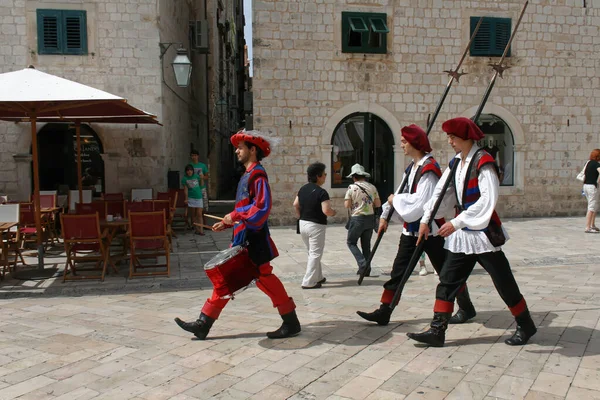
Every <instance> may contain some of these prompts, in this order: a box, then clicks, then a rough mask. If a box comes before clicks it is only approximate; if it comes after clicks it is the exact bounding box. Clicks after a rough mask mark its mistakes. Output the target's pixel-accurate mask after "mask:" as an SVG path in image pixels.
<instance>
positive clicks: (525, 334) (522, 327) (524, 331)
mask: <svg viewBox="0 0 600 400" xmlns="http://www.w3.org/2000/svg"><path fill="white" fill-rule="evenodd" d="M515 320H516V321H517V331H516V332H515V334H514V335H512V336H511V337H510V338H508V339H506V340H505V341H504V343H506V344H507V345H509V346H523V345H524V344H527V342H528V341H529V338H531V337H532V336H533V335H535V333H536V332H537V328H536V327H535V324H534V323H533V320H532V319H531V314H529V310H527V309H526V310H525V311H523V312H522V313H521V314H519V315H517V316H516V317H515Z"/></svg>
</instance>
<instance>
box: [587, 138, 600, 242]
mask: <svg viewBox="0 0 600 400" xmlns="http://www.w3.org/2000/svg"><path fill="white" fill-rule="evenodd" d="M599 161H600V149H594V150H592V153H591V154H590V160H589V161H588V162H587V164H586V166H585V168H584V171H585V178H584V180H583V193H584V194H585V197H586V198H587V201H588V209H587V215H586V219H585V233H600V229H598V228H597V227H596V213H597V212H598V209H599V208H600V191H598V178H599V177H600V162H599Z"/></svg>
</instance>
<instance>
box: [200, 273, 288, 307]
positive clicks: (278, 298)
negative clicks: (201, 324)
mask: <svg viewBox="0 0 600 400" xmlns="http://www.w3.org/2000/svg"><path fill="white" fill-rule="evenodd" d="M258 271H259V276H258V279H257V280H256V286H258V288H259V289H260V290H262V291H263V292H264V293H265V294H266V295H267V296H269V298H270V299H271V302H273V307H276V308H277V310H278V311H279V314H280V315H284V314H288V313H290V312H292V311H294V310H295V309H296V304H294V300H293V299H292V298H291V297H289V296H288V294H287V292H286V291H285V288H284V287H283V284H282V283H281V281H280V280H279V278H278V277H277V276H275V275H274V274H273V267H271V264H270V263H266V264H263V265H261V266H259V267H258ZM228 302H229V299H221V298H220V297H219V296H218V295H217V294H216V293H215V292H214V291H213V294H212V296H211V297H210V299H208V300H206V303H204V306H203V307H202V313H203V314H205V315H207V316H209V317H210V318H213V319H217V318H219V315H220V314H221V311H222V310H223V308H225V306H226V305H227V303H228Z"/></svg>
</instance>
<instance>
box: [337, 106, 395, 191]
mask: <svg viewBox="0 0 600 400" xmlns="http://www.w3.org/2000/svg"><path fill="white" fill-rule="evenodd" d="M331 145H332V146H333V150H332V154H331V166H332V167H331V170H332V173H331V187H332V188H345V187H348V185H349V184H350V183H352V179H350V178H346V176H347V175H348V174H349V173H350V169H351V168H352V165H354V164H356V163H358V164H361V165H363V166H364V167H365V169H366V170H367V171H368V172H369V173H370V174H371V178H370V182H371V183H373V184H374V185H375V186H376V187H377V191H378V192H379V194H380V195H381V196H384V195H387V193H392V192H393V191H394V136H393V135H392V131H391V130H390V128H389V127H388V125H387V124H386V123H385V122H384V121H383V120H382V119H381V118H379V117H378V116H376V115H375V114H372V113H355V114H351V115H348V116H347V117H346V118H344V119H343V120H342V121H341V122H340V123H339V124H338V125H337V127H336V128H335V130H334V133H333V136H332V139H331Z"/></svg>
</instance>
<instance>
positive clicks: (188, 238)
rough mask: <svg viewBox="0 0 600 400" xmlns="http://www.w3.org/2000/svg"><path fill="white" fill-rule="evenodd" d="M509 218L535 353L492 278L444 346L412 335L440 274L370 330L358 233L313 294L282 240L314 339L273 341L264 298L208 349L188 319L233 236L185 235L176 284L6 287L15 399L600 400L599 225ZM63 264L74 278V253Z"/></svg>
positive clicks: (220, 328) (53, 258) (375, 286)
mask: <svg viewBox="0 0 600 400" xmlns="http://www.w3.org/2000/svg"><path fill="white" fill-rule="evenodd" d="M505 223H506V226H507V229H508V231H509V233H510V235H511V240H510V241H509V242H508V243H507V245H506V246H505V251H506V253H507V256H508V258H509V260H510V261H511V264H512V266H513V269H514V272H515V276H516V279H517V281H518V282H519V285H520V288H521V291H522V292H523V294H524V295H525V298H526V300H527V302H528V303H529V306H530V309H531V311H532V315H533V318H534V320H535V322H536V323H537V324H538V329H539V330H538V333H537V334H536V335H535V336H534V337H533V339H532V341H531V344H530V345H527V346H524V347H517V348H514V347H510V346H506V345H505V344H504V343H503V341H504V339H506V338H507V337H508V336H509V335H510V334H511V333H512V331H513V330H514V321H513V319H512V318H511V315H510V313H509V311H508V310H507V308H506V307H505V305H504V304H503V303H502V301H501V300H500V298H499V296H498V294H497V293H496V291H495V290H494V288H493V286H492V284H491V280H490V278H489V276H488V275H487V274H486V273H485V272H484V271H483V270H482V269H481V268H479V267H477V268H476V269H475V271H474V272H473V274H472V275H471V277H470V279H469V289H470V292H471V295H472V297H473V302H474V304H475V306H476V308H477V311H478V314H477V317H476V318H475V319H474V321H473V322H472V323H468V324H465V325H459V326H456V325H455V326H451V327H450V328H449V330H448V332H447V344H446V347H444V348H425V347H418V346H416V345H415V342H414V341H410V340H408V339H407V337H406V335H405V333H406V332H409V331H418V330H421V329H423V328H425V327H426V326H427V324H428V322H429V321H430V319H431V316H432V306H433V299H434V289H435V285H436V281H437V277H436V276H435V275H428V276H425V277H419V276H417V275H415V276H413V277H411V280H410V281H409V282H408V284H407V286H406V289H405V293H404V295H403V298H402V301H401V302H400V305H399V306H398V308H397V309H396V311H395V313H394V315H393V317H392V322H391V323H390V325H389V326H386V327H379V326H375V325H370V324H367V323H365V322H364V321H362V320H361V319H360V318H359V317H358V316H357V315H356V313H355V312H356V310H365V311H371V310H372V309H374V308H375V307H376V306H377V305H378V300H379V297H380V294H381V284H382V283H383V281H384V280H385V276H378V277H371V278H366V279H365V282H364V283H363V285H362V286H360V287H359V286H357V285H356V275H355V271H356V267H355V264H354V262H353V259H352V257H351V255H350V252H349V251H348V250H347V248H346V246H345V240H344V238H345V230H344V228H343V227H342V226H332V227H330V228H329V229H328V231H327V237H328V239H327V245H326V254H325V256H324V258H323V263H324V273H325V276H326V277H327V283H326V284H325V285H324V287H323V288H322V289H319V290H302V289H301V288H300V282H301V276H302V275H303V271H304V267H305V265H304V264H305V261H306V254H305V249H304V247H303V244H302V241H301V240H300V237H299V236H297V235H295V231H294V230H292V229H291V228H274V229H272V231H273V232H272V233H273V236H274V239H275V242H276V243H277V245H278V247H279V250H280V253H281V256H280V257H279V258H278V259H276V260H275V261H274V263H273V264H274V266H275V272H276V273H277V274H278V275H279V276H280V277H281V279H282V280H283V281H284V283H285V285H286V287H287V289H288V291H289V292H290V294H291V296H293V297H294V299H295V301H296V303H297V305H298V315H299V317H300V319H301V322H302V329H303V330H302V333H301V335H299V336H297V337H295V338H291V339H288V340H283V341H273V340H269V339H267V338H266V337H265V335H264V333H265V332H266V331H268V330H272V329H274V328H277V327H278V326H279V324H280V318H279V316H278V315H277V313H276V311H275V310H274V309H273V308H272V306H271V304H270V302H269V299H268V298H267V297H266V296H265V295H264V294H262V292H260V291H259V290H258V289H257V288H255V287H252V288H250V289H248V290H247V291H245V292H243V293H242V294H240V295H239V296H238V297H237V298H236V300H234V301H231V302H230V303H229V305H228V306H227V308H226V309H225V311H224V312H223V314H222V315H221V318H220V319H219V321H217V322H216V323H215V325H214V327H213V330H212V331H211V333H210V336H209V340H206V341H198V340H193V339H192V338H191V336H190V335H189V334H187V333H186V332H184V331H182V330H181V329H179V328H178V327H177V326H176V325H175V323H174V322H173V318H174V317H176V316H179V317H182V318H184V319H193V318H196V317H197V316H198V313H199V310H200V307H201V306H202V304H203V302H204V300H205V299H206V298H207V296H208V295H209V293H210V284H209V283H208V281H207V280H206V279H205V278H204V274H203V271H202V270H201V262H205V261H206V260H208V259H210V257H212V256H213V255H214V254H215V252H216V251H217V250H218V249H222V248H224V247H226V246H227V240H228V236H227V234H214V235H207V236H205V237H199V236H194V235H190V234H183V233H180V234H179V237H178V238H177V239H176V242H175V251H174V256H173V259H172V262H173V273H172V276H171V277H170V278H138V279H134V280H128V279H126V278H124V276H125V267H126V266H125V265H122V266H121V269H122V275H123V276H109V277H108V278H107V279H106V281H105V282H69V283H66V284H63V283H61V281H60V279H49V280H45V281H17V280H10V279H6V280H5V281H3V282H2V284H1V286H0V296H1V297H2V299H0V399H13V398H19V399H36V400H41V399H69V400H71V399H91V398H94V399H111V400H114V399H177V400H184V399H205V398H221V399H266V398H269V399H285V398H291V399H346V398H349V399H444V398H446V399H496V398H499V399H522V398H525V399H544V400H546V399H565V398H566V399H578V400H579V399H600V333H599V330H598V329H599V328H600V323H599V318H600V291H599V289H600V280H599V279H598V272H599V270H600V268H599V266H598V262H599V261H600V254H598V249H599V244H600V235H595V234H585V233H584V232H583V223H584V221H583V218H555V219H531V220H513V221H505ZM398 237H399V228H398V227H394V228H393V229H391V230H390V232H389V233H388V234H386V235H385V236H384V240H383V241H382V244H381V246H380V249H379V251H378V253H377V256H376V257H375V261H374V270H375V271H378V272H379V273H380V272H382V271H383V270H386V269H389V267H390V264H391V260H392V259H393V256H394V255H395V248H396V246H397V240H398ZM54 250H55V252H57V251H58V249H54ZM29 260H30V261H31V260H33V259H29ZM48 260H49V262H51V263H56V264H57V265H58V266H59V267H60V268H62V265H61V262H62V258H61V257H60V255H58V254H55V255H50V257H49V259H48Z"/></svg>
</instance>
